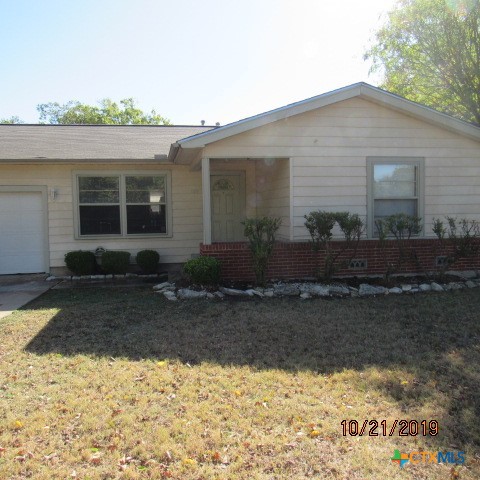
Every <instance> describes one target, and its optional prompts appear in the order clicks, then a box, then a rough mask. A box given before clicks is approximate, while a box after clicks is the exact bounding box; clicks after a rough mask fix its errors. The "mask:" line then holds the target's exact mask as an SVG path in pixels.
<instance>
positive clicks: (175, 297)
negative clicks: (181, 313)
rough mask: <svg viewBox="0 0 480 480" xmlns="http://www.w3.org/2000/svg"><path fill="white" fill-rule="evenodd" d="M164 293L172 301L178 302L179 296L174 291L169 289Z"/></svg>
mask: <svg viewBox="0 0 480 480" xmlns="http://www.w3.org/2000/svg"><path fill="white" fill-rule="evenodd" d="M162 293H163V296H164V297H165V298H166V299H167V300H170V301H171V302H176V301H177V296H176V295H175V293H174V292H171V291H169V290H166V291H164V292H162Z"/></svg>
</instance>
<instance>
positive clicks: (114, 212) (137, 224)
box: [76, 173, 169, 237]
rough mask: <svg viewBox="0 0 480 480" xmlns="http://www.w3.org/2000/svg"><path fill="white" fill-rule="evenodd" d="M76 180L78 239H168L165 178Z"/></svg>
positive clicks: (140, 175)
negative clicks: (151, 236) (88, 237)
mask: <svg viewBox="0 0 480 480" xmlns="http://www.w3.org/2000/svg"><path fill="white" fill-rule="evenodd" d="M76 179H77V205H78V209H77V214H78V222H77V225H78V236H79V237H83V236H102V235H114V236H128V235H167V234H168V233H169V231H168V229H169V225H168V224H169V221H168V212H167V207H168V205H167V188H168V186H167V184H168V176H167V174H143V173H138V174H130V173H129V174H113V173H112V174H110V173H107V174H99V173H92V174H83V173H79V174H77V176H76Z"/></svg>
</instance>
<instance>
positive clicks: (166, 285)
mask: <svg viewBox="0 0 480 480" xmlns="http://www.w3.org/2000/svg"><path fill="white" fill-rule="evenodd" d="M171 288H175V284H174V283H170V282H163V283H159V284H158V285H154V286H153V289H154V290H164V289H171Z"/></svg>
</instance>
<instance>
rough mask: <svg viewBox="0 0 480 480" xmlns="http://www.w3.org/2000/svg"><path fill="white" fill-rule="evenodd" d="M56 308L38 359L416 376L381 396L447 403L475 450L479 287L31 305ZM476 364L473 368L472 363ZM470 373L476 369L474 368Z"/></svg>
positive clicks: (112, 294)
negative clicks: (307, 297) (339, 296)
mask: <svg viewBox="0 0 480 480" xmlns="http://www.w3.org/2000/svg"><path fill="white" fill-rule="evenodd" d="M44 308H58V309H60V311H59V313H57V314H56V315H55V316H54V317H53V318H52V319H51V320H50V321H49V323H48V324H47V325H46V326H45V327H44V328H43V329H42V330H41V331H40V332H39V333H38V334H37V335H36V336H35V337H34V338H33V339H32V340H31V341H30V343H29V344H28V345H27V346H26V350H27V351H29V352H33V353H36V354H47V353H60V354H62V355H75V354H89V355H94V356H107V357H125V358H129V359H131V360H140V359H148V358H152V359H166V358H168V359H178V360H180V361H182V362H188V363H190V365H194V364H198V363H201V362H212V363H215V364H220V365H234V366H236V365H240V366H242V365H249V366H251V367H254V368H258V369H264V368H278V369H282V370H287V371H293V372H294V371H299V370H309V371H313V372H318V373H322V374H324V373H334V372H338V371H342V370H344V369H354V370H362V369H364V368H367V367H378V368H389V369H397V370H398V371H407V372H410V373H413V374H414V376H415V382H413V383H409V384H408V385H402V384H401V382H400V379H399V381H398V382H391V381H385V380H379V383H378V385H376V388H378V389H380V390H382V391H384V392H385V393H386V394H388V395H389V396H391V397H392V398H393V399H394V400H396V401H398V402H399V403H400V404H402V405H403V406H404V408H405V411H406V416H407V418H408V408H409V405H417V406H418V404H419V403H420V404H421V403H423V402H424V401H427V400H428V398H429V397H430V396H431V395H432V394H433V393H434V392H433V391H435V392H436V393H438V394H441V395H444V396H445V397H446V398H448V399H449V402H450V406H449V417H448V418H446V419H443V420H442V421H443V422H444V425H442V428H448V429H450V430H451V431H450V435H449V438H450V439H452V440H454V441H457V442H460V445H461V444H462V443H463V442H464V441H471V442H473V443H475V444H480V424H479V422H478V417H479V415H480V399H479V392H480V380H479V379H480V375H479V374H478V371H477V370H478V365H480V348H479V345H480V321H479V317H480V315H479V313H478V312H479V311H480V291H477V290H474V291H462V292H452V293H448V294H440V295H436V294H429V295H418V296H401V297H394V296H389V297H384V298H370V299H365V300H363V299H343V300H333V301H326V300H314V301H307V302H302V301H301V300H299V299H275V300H265V301H259V300H258V301H256V300H248V301H231V300H226V301H223V302H217V301H183V302H178V303H169V302H167V301H165V300H164V299H163V298H162V297H161V296H159V295H155V294H152V292H151V291H150V290H133V291H132V290H129V291H121V290H97V291H95V290H84V291H78V290H67V291H65V290H64V291H51V292H50V293H49V294H48V295H45V296H43V297H41V298H40V299H39V300H38V301H36V302H34V303H33V304H30V305H29V306H28V309H44ZM474 366H476V367H474ZM472 367H473V368H472Z"/></svg>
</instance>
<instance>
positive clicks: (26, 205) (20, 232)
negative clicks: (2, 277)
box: [0, 192, 46, 274]
mask: <svg viewBox="0 0 480 480" xmlns="http://www.w3.org/2000/svg"><path fill="white" fill-rule="evenodd" d="M45 247H46V245H45V212H44V208H43V199H42V194H41V192H0V274H8V273H37V272H45V269H46V262H45V260H46V259H45V255H46V254H45Z"/></svg>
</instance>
